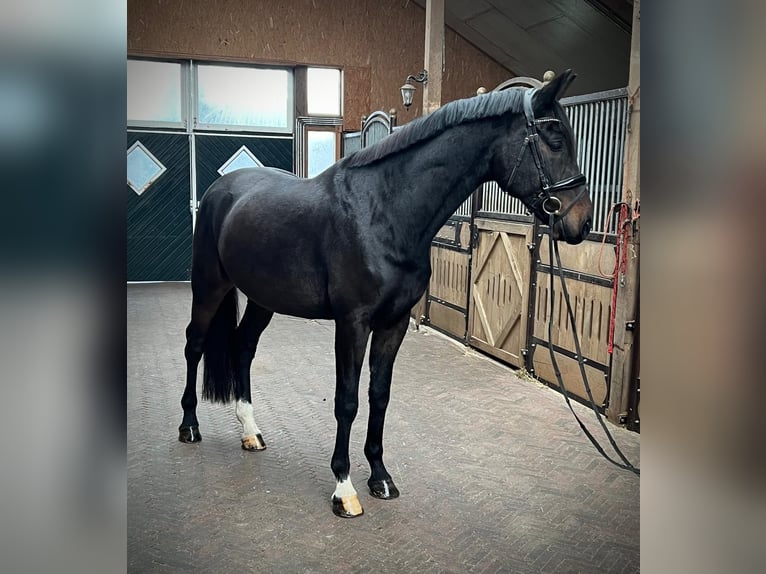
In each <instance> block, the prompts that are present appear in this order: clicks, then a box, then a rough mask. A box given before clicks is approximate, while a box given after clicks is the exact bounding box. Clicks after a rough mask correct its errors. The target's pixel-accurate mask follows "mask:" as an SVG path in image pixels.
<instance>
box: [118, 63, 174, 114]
mask: <svg viewBox="0 0 766 574" xmlns="http://www.w3.org/2000/svg"><path fill="white" fill-rule="evenodd" d="M182 119H183V118H182V112H181V64H174V63H171V62H148V61H144V60H128V121H137V122H141V121H144V122H146V121H149V122H176V123H180V122H181V121H182Z"/></svg>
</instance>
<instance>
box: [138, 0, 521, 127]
mask: <svg viewBox="0 0 766 574" xmlns="http://www.w3.org/2000/svg"><path fill="white" fill-rule="evenodd" d="M127 32H128V34H127V37H128V54H130V55H145V56H158V57H189V58H195V59H201V60H204V59H213V60H218V59H220V60H228V61H244V62H250V63H274V64H287V65H292V64H309V65H330V66H339V67H341V68H343V71H344V78H345V82H344V85H345V88H344V118H345V121H346V125H345V126H344V129H347V130H353V129H358V128H359V122H360V119H361V116H362V115H364V114H368V113H369V112H370V111H373V110H378V109H381V110H385V111H388V110H390V109H392V108H395V109H396V110H397V113H398V115H399V123H400V124H402V123H405V122H407V121H410V120H411V119H414V118H415V117H417V116H419V115H420V113H421V104H422V93H423V91H422V89H420V86H419V89H418V92H417V93H416V96H415V101H414V102H413V105H412V107H411V108H410V109H409V110H407V111H405V110H404V107H403V106H402V104H401V96H400V94H399V87H400V86H401V85H402V84H403V83H404V79H405V78H406V77H407V75H408V74H415V73H418V72H420V71H421V70H422V69H423V54H424V43H425V11H424V10H423V9H422V8H420V7H419V6H417V5H416V4H415V3H414V2H409V1H407V0H355V1H353V2H343V1H338V0H279V1H268V0H219V1H215V2H207V1H203V0H187V1H185V2H184V1H181V0H175V1H172V0H165V1H163V0H129V1H128V30H127ZM512 75H513V74H512V73H511V72H510V71H509V70H508V69H506V68H504V67H503V66H502V65H500V64H498V63H497V62H495V61H494V60H492V59H490V58H489V57H488V56H486V55H485V54H483V53H482V52H480V51H479V50H477V49H476V48H474V47H473V46H472V45H471V44H469V43H468V42H467V41H465V40H464V39H463V38H461V37H460V36H458V35H457V34H455V33H454V32H453V31H452V30H450V29H447V30H446V33H445V72H444V79H443V87H442V98H443V101H442V103H446V102H448V101H451V100H455V99H458V98H463V97H467V96H471V95H474V94H475V93H476V89H477V88H478V87H479V86H485V87H487V88H488V89H491V88H493V87H494V86H496V85H497V84H499V83H500V82H502V81H504V80H506V79H508V78H509V77H511V76H512Z"/></svg>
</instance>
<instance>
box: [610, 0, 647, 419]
mask: <svg viewBox="0 0 766 574" xmlns="http://www.w3.org/2000/svg"><path fill="white" fill-rule="evenodd" d="M640 62H641V2H640V0H636V1H635V3H634V4H633V32H632V40H631V46H630V76H629V80H628V106H629V108H628V109H629V112H630V113H629V116H628V133H627V138H626V142H625V177H624V182H623V192H622V200H623V201H624V202H626V203H627V204H628V205H629V206H630V207H631V210H630V213H631V214H632V216H633V217H634V218H635V217H636V216H637V214H638V208H639V207H640V200H641V180H640V176H639V166H640V163H641V157H640V148H639V142H640V139H641V74H640ZM639 222H640V220H638V219H634V222H633V224H632V225H629V228H628V241H627V245H626V246H625V247H626V248H627V265H626V270H625V273H622V274H620V275H619V285H618V291H617V303H616V305H615V327H614V352H613V355H612V378H611V389H610V392H609V408H608V409H607V411H606V414H607V417H608V418H609V420H611V421H612V422H615V423H623V422H626V421H625V420H624V417H625V415H626V414H627V410H628V400H629V398H630V384H631V380H632V378H633V377H632V374H633V373H632V369H633V362H634V361H633V347H634V345H636V346H637V345H638V341H637V340H634V337H635V335H636V334H637V320H638V317H637V316H636V313H637V311H638V281H639V274H638V267H639V247H640V234H639V230H640V229H639Z"/></svg>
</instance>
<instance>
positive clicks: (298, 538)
mask: <svg viewBox="0 0 766 574" xmlns="http://www.w3.org/2000/svg"><path fill="white" fill-rule="evenodd" d="M127 297H128V349H127V352H128V564H129V566H128V571H129V572H152V573H154V572H162V573H170V572H173V573H175V572H179V573H180V572H195V573H196V572H200V573H202V572H210V573H228V572H236V573H243V572H267V573H272V572H273V573H313V572H358V573H367V572H376V573H385V572H391V573H408V572H413V573H430V572H454V573H463V572H512V573H526V572H583V573H590V572H594V573H595V572H599V573H601V572H610V573H611V572H638V571H639V479H638V478H637V477H635V476H634V475H632V474H630V473H627V472H625V471H621V470H619V469H617V468H615V467H613V466H612V465H610V464H609V463H607V462H606V461H604V460H603V459H601V458H600V456H599V455H598V453H597V452H596V451H595V449H594V448H593V447H592V446H591V445H590V443H588V441H587V439H586V438H585V436H584V435H583V434H582V433H581V431H580V430H579V428H578V426H577V424H576V422H575V420H574V419H573V417H572V415H571V413H570V412H569V411H568V409H567V407H566V405H565V403H564V400H563V398H562V397H561V395H559V394H558V393H556V392H555V391H552V390H551V389H548V388H547V387H545V386H543V385H540V384H537V383H535V382H530V381H524V380H521V379H519V378H518V377H517V376H516V375H515V374H514V372H513V371H512V370H511V369H509V368H507V367H504V366H502V365H501V364H499V363H496V362H494V361H493V360H491V359H488V358H486V357H484V356H482V355H480V354H478V353H475V352H474V351H471V350H468V349H467V348H465V347H462V346H461V345H458V344H456V343H454V342H453V341H450V340H447V339H446V338H444V337H443V336H441V335H438V334H436V333H434V332H433V331H428V330H421V331H420V332H410V333H408V334H407V336H406V338H405V340H404V343H403V345H402V349H401V351H400V353H399V357H398V359H397V363H396V367H395V370H394V383H393V387H392V399H391V404H390V406H389V410H388V416H387V423H386V431H385V442H384V446H385V449H386V452H385V461H386V465H387V467H388V470H389V472H390V473H391V475H392V476H393V479H394V481H395V483H396V485H397V486H398V487H399V489H400V490H401V493H402V495H401V497H400V498H398V499H396V500H392V501H382V500H378V499H375V498H372V497H371V496H370V494H369V493H368V491H367V487H366V480H367V477H368V475H369V468H368V466H367V461H366V459H365V458H364V454H363V452H362V448H363V443H364V430H365V428H366V418H367V405H366V380H367V377H368V371H367V369H366V368H365V371H364V372H363V374H362V377H363V379H362V385H361V389H364V390H362V391H361V392H360V397H361V400H360V403H361V404H360V411H359V416H358V418H357V420H356V423H355V425H354V429H353V432H352V438H351V468H352V470H351V472H352V474H351V477H352V479H353V480H354V484H355V485H356V487H357V490H358V491H359V498H360V501H361V503H362V505H363V506H364V509H365V514H364V515H363V516H361V517H359V518H355V519H352V520H343V519H340V518H336V517H335V516H334V515H333V514H332V510H331V504H330V495H331V494H332V491H333V489H334V486H335V485H334V478H333V476H332V473H331V471H330V456H331V453H332V448H333V444H334V437H335V420H334V418H333V412H332V405H333V389H334V373H335V367H334V357H333V324H332V323H331V322H326V321H311V320H304V319H296V318H292V317H284V316H276V317H275V318H274V320H273V321H272V324H271V325H270V326H269V328H268V329H267V330H266V331H265V332H264V335H263V338H262V340H261V345H260V347H259V349H258V354H257V355H256V359H255V363H254V365H253V380H254V388H253V403H254V406H255V416H256V421H257V422H258V425H259V426H260V428H261V430H262V431H263V435H264V438H265V440H266V443H267V445H268V448H267V450H265V451H262V452H256V453H250V452H245V451H242V450H241V449H240V441H239V436H240V434H239V433H240V428H239V423H238V422H237V419H236V417H235V415H234V408H233V406H232V405H213V404H211V403H208V402H201V403H200V406H199V408H198V416H199V419H200V430H201V433H202V437H203V440H202V442H201V443H199V444H196V445H188V444H182V443H180V442H178V440H177V427H178V424H179V423H180V420H181V408H180V404H179V401H180V397H181V392H182V390H183V385H184V373H185V362H184V358H183V346H184V329H185V327H186V323H187V321H188V317H189V309H190V304H191V291H190V287H189V285H188V284H155V285H129V286H128V289H127ZM198 388H199V387H198ZM576 408H578V409H579V411H578V412H581V413H582V414H581V417H585V418H586V420H588V421H589V427H590V428H591V429H592V431H593V432H594V434H596V436H598V437H601V433H600V431H599V429H598V426H597V423H596V422H595V420H593V416H592V414H591V415H589V414H588V413H587V411H586V410H585V409H584V408H583V407H581V406H580V405H577V406H576ZM610 426H611V425H610ZM612 428H613V430H614V434H615V437H616V440H617V442H618V444H619V445H620V446H621V447H622V448H623V450H624V452H625V454H626V455H627V456H628V457H629V458H630V459H631V460H632V461H634V462H635V463H636V464H638V463H639V462H640V461H639V460H638V459H639V436H638V435H636V434H634V433H631V432H628V431H625V430H623V429H619V428H614V427H612Z"/></svg>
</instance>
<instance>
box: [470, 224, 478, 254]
mask: <svg viewBox="0 0 766 574" xmlns="http://www.w3.org/2000/svg"><path fill="white" fill-rule="evenodd" d="M478 245H479V226H478V225H476V224H473V225H471V249H476V247H478Z"/></svg>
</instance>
